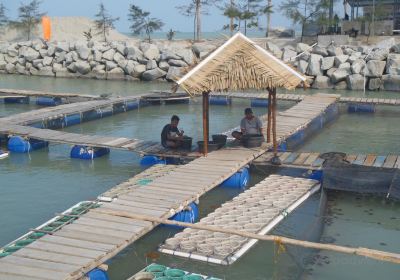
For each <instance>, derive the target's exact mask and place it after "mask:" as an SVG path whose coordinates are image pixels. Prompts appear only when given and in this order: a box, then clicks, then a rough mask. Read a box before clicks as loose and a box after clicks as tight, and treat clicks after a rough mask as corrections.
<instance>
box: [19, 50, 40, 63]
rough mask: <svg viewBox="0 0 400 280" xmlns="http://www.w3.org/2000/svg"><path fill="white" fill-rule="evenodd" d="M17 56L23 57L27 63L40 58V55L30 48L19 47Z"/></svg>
mask: <svg viewBox="0 0 400 280" xmlns="http://www.w3.org/2000/svg"><path fill="white" fill-rule="evenodd" d="M19 55H20V56H23V57H25V59H26V60H27V61H33V60H35V59H37V58H39V57H40V53H39V52H38V51H36V50H34V49H32V48H30V47H21V48H20V49H19Z"/></svg>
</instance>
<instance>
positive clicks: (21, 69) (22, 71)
mask: <svg viewBox="0 0 400 280" xmlns="http://www.w3.org/2000/svg"><path fill="white" fill-rule="evenodd" d="M15 71H16V72H17V73H18V74H22V75H25V74H26V72H27V71H26V68H25V66H24V65H21V64H19V63H17V64H16V65H15Z"/></svg>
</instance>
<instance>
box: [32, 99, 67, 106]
mask: <svg viewBox="0 0 400 280" xmlns="http://www.w3.org/2000/svg"><path fill="white" fill-rule="evenodd" d="M61 103H62V100H61V98H60V97H38V98H37V99H36V104H37V105H41V106H58V105H60V104H61Z"/></svg>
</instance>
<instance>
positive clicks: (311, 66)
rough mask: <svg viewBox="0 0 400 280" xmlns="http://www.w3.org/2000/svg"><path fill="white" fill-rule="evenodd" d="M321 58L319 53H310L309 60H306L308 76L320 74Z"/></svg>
mask: <svg viewBox="0 0 400 280" xmlns="http://www.w3.org/2000/svg"><path fill="white" fill-rule="evenodd" d="M321 59H322V56H320V55H319V54H311V57H310V60H309V62H308V68H307V72H306V74H307V75H310V76H322V75H323V73H322V71H321Z"/></svg>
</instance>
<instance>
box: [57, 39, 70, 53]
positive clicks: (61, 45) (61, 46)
mask: <svg viewBox="0 0 400 280" xmlns="http://www.w3.org/2000/svg"><path fill="white" fill-rule="evenodd" d="M69 51H70V47H69V42H58V43H57V45H56V52H66V53H67V52H69Z"/></svg>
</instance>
